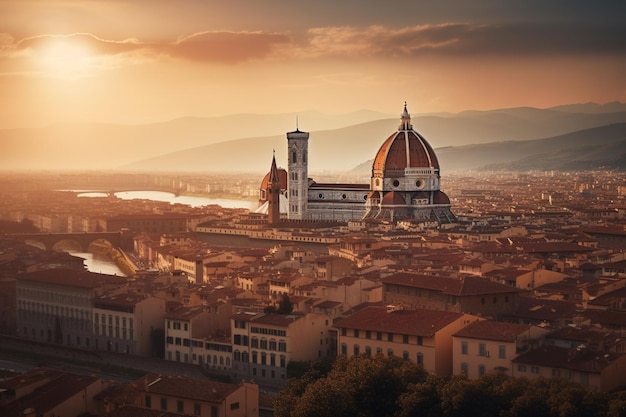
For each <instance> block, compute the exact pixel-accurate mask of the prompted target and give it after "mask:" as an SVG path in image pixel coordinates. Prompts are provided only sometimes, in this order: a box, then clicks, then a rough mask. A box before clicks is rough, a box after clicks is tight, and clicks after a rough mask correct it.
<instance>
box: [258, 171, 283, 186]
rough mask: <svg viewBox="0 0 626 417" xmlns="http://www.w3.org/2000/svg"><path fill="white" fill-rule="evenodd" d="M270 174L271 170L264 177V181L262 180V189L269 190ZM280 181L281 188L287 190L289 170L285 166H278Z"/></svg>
mask: <svg viewBox="0 0 626 417" xmlns="http://www.w3.org/2000/svg"><path fill="white" fill-rule="evenodd" d="M270 174H271V172H268V173H267V174H265V176H264V177H263V181H261V187H260V189H261V190H267V189H268V188H269V186H270V185H269V184H270ZM278 181H279V182H280V189H281V190H286V189H287V170H285V169H283V168H278Z"/></svg>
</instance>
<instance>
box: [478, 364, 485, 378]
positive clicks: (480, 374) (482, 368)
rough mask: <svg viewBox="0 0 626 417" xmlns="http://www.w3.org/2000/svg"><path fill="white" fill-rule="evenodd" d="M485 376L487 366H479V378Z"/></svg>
mask: <svg viewBox="0 0 626 417" xmlns="http://www.w3.org/2000/svg"><path fill="white" fill-rule="evenodd" d="M483 375H485V365H478V376H483Z"/></svg>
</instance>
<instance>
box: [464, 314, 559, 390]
mask: <svg viewBox="0 0 626 417" xmlns="http://www.w3.org/2000/svg"><path fill="white" fill-rule="evenodd" d="M547 332H548V330H546V329H542V328H540V327H537V326H532V325H530V324H517V323H503V322H498V321H493V320H482V321H476V322H474V323H471V324H469V325H467V326H465V327H464V328H463V329H461V330H459V331H458V332H456V333H455V334H453V335H452V344H453V350H454V355H453V363H454V375H460V374H465V375H467V377H468V378H470V379H477V378H480V377H481V376H483V375H484V374H485V373H488V372H500V373H503V374H506V375H509V376H511V375H512V374H513V373H512V369H511V368H512V365H511V361H512V360H513V359H514V358H516V357H517V356H518V355H519V354H520V353H522V352H525V351H527V350H529V349H531V348H532V347H533V346H534V347H536V346H537V345H538V344H539V342H540V341H539V338H540V337H541V336H543V335H545V334H546V333H547Z"/></svg>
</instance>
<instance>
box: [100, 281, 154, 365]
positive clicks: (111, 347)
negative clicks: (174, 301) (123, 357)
mask: <svg viewBox="0 0 626 417" xmlns="http://www.w3.org/2000/svg"><path fill="white" fill-rule="evenodd" d="M165 308H166V301H165V300H163V299H161V298H156V297H152V296H146V295H142V294H135V293H122V294H117V295H102V296H100V297H97V298H96V299H94V301H93V338H94V348H95V349H99V350H107V351H110V352H122V353H127V354H131V355H141V356H152V355H153V354H154V352H155V350H158V349H159V348H157V347H156V346H153V343H152V335H153V333H154V332H155V331H157V330H162V329H163V315H164V314H165Z"/></svg>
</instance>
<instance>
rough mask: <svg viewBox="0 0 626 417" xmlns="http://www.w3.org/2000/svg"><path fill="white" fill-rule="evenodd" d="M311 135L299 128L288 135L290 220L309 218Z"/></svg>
mask: <svg viewBox="0 0 626 417" xmlns="http://www.w3.org/2000/svg"><path fill="white" fill-rule="evenodd" d="M308 147H309V133H308V132H302V131H300V129H298V128H297V126H296V130H295V131H293V132H288V133H287V159H288V161H289V163H288V164H287V172H288V179H287V184H288V187H287V188H288V189H289V191H288V195H287V200H288V201H289V211H288V213H289V215H288V217H289V220H303V219H306V218H307V201H308V193H309V170H308V162H307V161H308Z"/></svg>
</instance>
